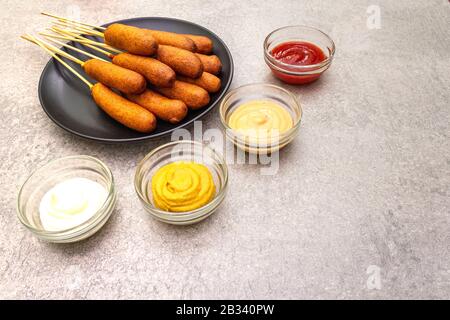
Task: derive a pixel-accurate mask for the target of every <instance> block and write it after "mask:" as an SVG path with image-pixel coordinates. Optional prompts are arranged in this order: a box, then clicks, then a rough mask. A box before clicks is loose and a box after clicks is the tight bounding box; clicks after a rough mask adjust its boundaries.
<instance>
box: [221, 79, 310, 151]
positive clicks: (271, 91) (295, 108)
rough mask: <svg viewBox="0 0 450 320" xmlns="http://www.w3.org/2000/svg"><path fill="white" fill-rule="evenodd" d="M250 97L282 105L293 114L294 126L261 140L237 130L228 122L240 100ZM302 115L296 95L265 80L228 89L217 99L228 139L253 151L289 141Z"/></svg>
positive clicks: (277, 147) (280, 146) (268, 148)
mask: <svg viewBox="0 0 450 320" xmlns="http://www.w3.org/2000/svg"><path fill="white" fill-rule="evenodd" d="M250 100H270V101H273V102H275V103H277V104H278V105H280V106H281V107H283V108H285V109H286V110H287V111H288V112H289V114H290V115H291V117H292V121H293V126H292V128H291V129H289V130H288V131H286V132H283V133H280V134H279V135H276V136H271V137H270V138H271V139H268V140H266V141H265V142H263V143H261V142H258V141H255V140H252V139H249V137H248V136H247V135H245V134H242V133H239V132H238V131H237V130H234V129H232V128H231V127H230V126H229V125H228V121H229V119H230V117H231V115H232V114H233V112H234V111H235V110H236V108H237V107H239V106H240V105H241V104H243V103H246V102H247V101H250ZM301 118H302V108H301V106H300V103H299V101H298V99H297V98H296V97H295V96H294V95H293V94H292V93H290V92H289V91H287V90H286V89H283V88H281V87H279V86H275V85H273V84H267V83H255V84H247V85H244V86H241V87H238V88H236V89H234V90H231V91H230V92H228V94H226V95H225V97H224V98H223V100H222V102H221V103H220V121H221V123H222V126H223V127H224V129H225V134H226V137H227V139H229V140H230V141H232V142H233V143H234V144H235V145H236V146H237V147H238V148H240V149H241V150H244V151H245V152H249V153H254V154H269V153H271V152H275V151H278V150H279V149H281V148H283V147H284V146H286V145H287V144H288V143H290V142H291V141H292V140H293V139H294V138H295V136H296V134H297V132H298V129H299V127H300V121H301Z"/></svg>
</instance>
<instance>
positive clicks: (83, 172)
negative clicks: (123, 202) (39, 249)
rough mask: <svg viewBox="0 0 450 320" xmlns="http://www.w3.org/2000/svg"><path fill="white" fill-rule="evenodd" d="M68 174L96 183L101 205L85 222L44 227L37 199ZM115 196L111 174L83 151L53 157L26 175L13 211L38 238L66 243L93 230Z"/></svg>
mask: <svg viewBox="0 0 450 320" xmlns="http://www.w3.org/2000/svg"><path fill="white" fill-rule="evenodd" d="M70 178H87V179H90V180H93V181H95V182H98V183H100V184H101V185H102V186H104V187H105V189H106V190H107V193H108V195H107V198H106V200H105V202H104V203H103V205H102V207H101V208H100V209H99V210H98V211H97V212H96V213H95V214H94V215H93V216H92V217H91V218H89V219H88V220H86V221H85V222H83V223H81V224H79V225H77V226H75V227H72V228H69V229H65V230H61V231H49V230H45V229H44V228H43V226H42V223H41V220H40V214H39V205H40V201H41V199H42V197H43V196H44V195H45V193H46V192H47V191H48V190H49V189H51V188H53V187H54V186H55V185H56V184H58V183H60V182H62V181H64V180H66V179H70ZM116 199H117V196H116V190H115V187H114V178H113V175H112V173H111V170H109V168H108V167H107V166H106V165H105V164H104V163H103V162H102V161H100V160H98V159H96V158H93V157H90V156H85V155H80V156H70V157H64V158H60V159H56V160H53V161H51V162H49V163H48V164H46V165H45V166H43V167H41V168H39V169H37V170H36V171H35V172H33V173H32V174H31V175H30V176H29V177H28V179H27V180H26V181H25V183H24V184H23V185H22V188H21V189H20V191H19V195H18V200H17V214H18V217H19V220H20V222H22V224H23V225H24V226H25V227H27V228H28V230H30V231H31V232H32V233H34V234H35V235H36V236H37V237H39V238H40V239H43V240H45V241H49V242H56V243H69V242H75V241H80V240H83V239H85V238H88V237H90V236H91V235H93V234H94V233H96V232H97V231H98V230H99V229H100V228H101V227H102V226H103V225H104V224H105V223H106V221H108V219H109V217H110V216H111V213H112V212H113V210H114V208H115V205H116Z"/></svg>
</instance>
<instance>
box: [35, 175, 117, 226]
mask: <svg viewBox="0 0 450 320" xmlns="http://www.w3.org/2000/svg"><path fill="white" fill-rule="evenodd" d="M107 197H108V192H107V190H106V189H105V187H104V186H102V185H101V184H100V183H98V182H95V181H92V180H90V179H86V178H71V179H68V180H65V181H63V182H60V183H58V184H57V185H55V186H54V187H53V188H51V189H50V190H48V191H47V193H46V194H45V195H44V196H43V197H42V199H41V203H40V205H39V214H40V218H41V223H42V226H43V227H44V229H45V230H48V231H62V230H66V229H70V228H73V227H76V226H78V225H80V224H82V223H83V222H85V221H87V220H89V219H90V218H91V217H92V216H94V215H95V213H96V212H97V211H98V210H99V209H100V208H101V207H102V205H103V204H104V203H105V200H106V198H107Z"/></svg>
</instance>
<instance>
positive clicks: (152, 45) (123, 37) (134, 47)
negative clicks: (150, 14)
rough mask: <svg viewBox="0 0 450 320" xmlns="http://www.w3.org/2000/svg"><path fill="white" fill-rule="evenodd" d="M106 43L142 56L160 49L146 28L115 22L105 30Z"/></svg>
mask: <svg viewBox="0 0 450 320" xmlns="http://www.w3.org/2000/svg"><path fill="white" fill-rule="evenodd" d="M104 36H105V43H106V44H108V45H111V46H113V47H115V48H118V49H122V50H125V51H128V52H130V53H133V54H138V55H141V56H151V55H153V54H154V53H155V52H156V50H157V49H158V43H157V42H156V40H155V38H153V36H152V34H151V32H150V31H149V30H146V29H142V28H137V27H132V26H127V25H124V24H120V23H114V24H112V25H110V26H109V27H108V28H106V30H105V32H104Z"/></svg>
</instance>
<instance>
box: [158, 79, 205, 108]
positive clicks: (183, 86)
mask: <svg viewBox="0 0 450 320" xmlns="http://www.w3.org/2000/svg"><path fill="white" fill-rule="evenodd" d="M156 90H157V91H158V92H159V93H161V94H163V95H165V96H166V97H169V98H171V99H177V100H181V101H183V102H184V103H185V104H186V105H187V106H188V107H189V108H190V109H193V110H196V109H200V108H202V107H204V106H206V105H207V104H208V103H209V94H208V92H207V91H206V90H205V89H203V88H200V87H199V86H196V85H195V84H191V83H187V82H183V81H178V80H175V82H174V84H173V87H172V88H156Z"/></svg>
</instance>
